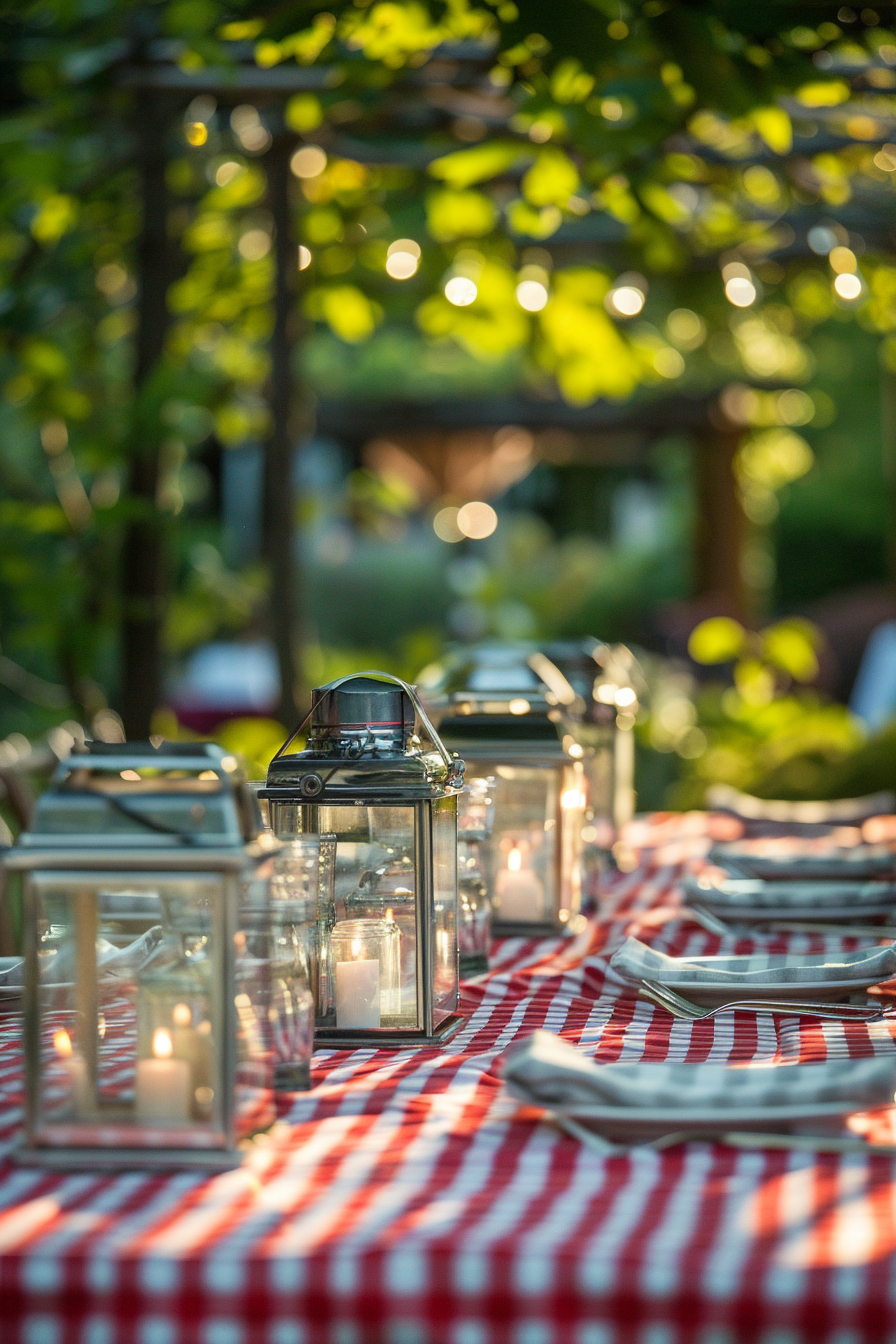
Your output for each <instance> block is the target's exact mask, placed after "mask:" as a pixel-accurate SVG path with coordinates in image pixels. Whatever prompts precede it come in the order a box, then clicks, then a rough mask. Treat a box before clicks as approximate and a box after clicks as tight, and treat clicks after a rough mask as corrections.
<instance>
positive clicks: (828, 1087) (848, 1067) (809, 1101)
mask: <svg viewBox="0 0 896 1344" xmlns="http://www.w3.org/2000/svg"><path fill="white" fill-rule="evenodd" d="M501 1076H502V1078H503V1080H504V1083H505V1085H506V1087H507V1089H508V1092H509V1093H510V1095H511V1096H512V1097H513V1098H514V1099H515V1100H516V1101H518V1102H520V1103H521V1104H522V1105H524V1106H527V1107H537V1108H539V1109H540V1110H541V1111H543V1112H544V1114H545V1116H546V1117H547V1118H548V1119H550V1120H551V1121H553V1122H554V1123H555V1124H556V1125H557V1126H558V1127H559V1128H560V1129H561V1130H563V1131H564V1132H565V1133H567V1134H569V1135H570V1136H571V1137H572V1138H575V1139H576V1140H577V1141H579V1142H580V1143H582V1144H583V1145H584V1146H585V1147H587V1148H589V1149H591V1150H593V1151H595V1152H597V1153H600V1154H605V1155H607V1156H612V1155H614V1154H625V1153H627V1152H630V1151H637V1150H638V1149H639V1148H652V1149H664V1148H670V1147H674V1146H677V1145H678V1144H681V1143H687V1142H695V1141H707V1142H716V1143H722V1144H726V1145H728V1146H732V1147H737V1148H768V1149H774V1148H779V1149H790V1150H793V1151H806V1152H812V1151H814V1152H835V1153H837V1152H839V1153H866V1154H873V1153H880V1154H885V1155H887V1156H896V1143H892V1144H890V1143H871V1142H869V1141H868V1140H867V1139H866V1138H864V1137H862V1134H861V1132H860V1130H861V1126H860V1127H859V1130H854V1129H852V1128H850V1127H849V1124H848V1122H849V1121H850V1120H851V1119H855V1117H858V1116H861V1117H862V1118H865V1117H866V1116H868V1115H869V1113H870V1115H871V1116H875V1115H879V1114H881V1113H883V1112H885V1111H886V1110H888V1109H889V1108H892V1106H893V1100H894V1091H896V1052H894V1053H892V1054H888V1055H884V1056H879V1057H875V1058H872V1059H849V1060H842V1059H838V1060H827V1061H823V1062H820V1063H813V1064H788V1065H780V1064H774V1065H769V1064H765V1063H764V1062H763V1063H757V1064H743V1065H731V1064H712V1063H670V1062H665V1061H664V1062H643V1063H606V1064H603V1063H598V1062H596V1061H595V1060H593V1059H591V1058H589V1057H588V1055H586V1054H585V1053H584V1052H583V1051H581V1050H579V1049H576V1048H575V1047H574V1046H573V1045H571V1044H569V1043H568V1042H567V1041H565V1040H563V1039H561V1038H560V1037H559V1036H557V1035H555V1034H554V1033H552V1032H550V1031H545V1030H539V1031H536V1032H534V1033H533V1034H532V1035H531V1036H528V1037H526V1038H525V1039H524V1040H521V1041H518V1042H516V1043H515V1044H514V1045H512V1046H511V1047H510V1048H509V1049H508V1050H507V1051H506V1052H505V1054H504V1056H503V1058H502V1061H501Z"/></svg>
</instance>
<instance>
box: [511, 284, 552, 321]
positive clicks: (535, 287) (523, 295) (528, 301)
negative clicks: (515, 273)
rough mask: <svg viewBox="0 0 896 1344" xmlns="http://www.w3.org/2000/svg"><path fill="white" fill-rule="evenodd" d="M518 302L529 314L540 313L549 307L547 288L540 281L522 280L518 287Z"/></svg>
mask: <svg viewBox="0 0 896 1344" xmlns="http://www.w3.org/2000/svg"><path fill="white" fill-rule="evenodd" d="M516 301H517V303H518V304H519V306H520V307H521V308H525V310H526V312H527V313H540V312H541V310H542V308H545V307H547V302H548V291H547V288H546V286H545V285H543V284H542V283H541V281H540V280H521V281H520V283H519V284H518V285H517V287H516Z"/></svg>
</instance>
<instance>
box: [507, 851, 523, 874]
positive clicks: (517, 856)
mask: <svg viewBox="0 0 896 1344" xmlns="http://www.w3.org/2000/svg"><path fill="white" fill-rule="evenodd" d="M522 866H523V856H522V853H521V851H520V850H518V849H517V848H516V846H514V848H513V849H512V850H511V851H510V853H509V854H508V855H507V867H508V868H509V869H510V871H511V872H512V873H518V872H519V871H520V869H521V868H522Z"/></svg>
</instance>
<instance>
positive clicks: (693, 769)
mask: <svg viewBox="0 0 896 1344" xmlns="http://www.w3.org/2000/svg"><path fill="white" fill-rule="evenodd" d="M820 644H821V635H820V632H819V631H818V630H816V629H815V627H814V626H812V625H811V624H810V623H809V622H807V621H802V620H798V619H788V620H784V621H778V622H776V623H775V624H774V625H770V626H768V627H767V628H766V629H764V630H760V631H750V630H747V629H745V628H744V627H743V626H741V625H740V624H739V623H738V622H737V621H733V620H731V619H729V618H727V617H713V618H711V619H709V620H706V621H702V622H701V623H700V625H698V626H697V627H696V628H695V630H694V631H693V633H692V635H691V638H690V641H689V645H688V651H689V652H690V654H691V657H692V658H693V659H694V661H695V662H697V663H701V664H703V665H707V666H713V665H715V666H722V665H728V666H729V667H730V669H731V682H732V683H733V684H728V685H726V684H720V683H713V684H710V685H707V686H704V687H702V688H699V689H698V688H697V685H696V682H695V679H694V677H693V676H692V675H691V674H690V672H689V671H688V670H687V669H685V668H683V667H680V666H674V665H669V664H666V665H665V666H663V667H660V668H657V669H655V671H654V682H655V684H654V688H653V691H652V697H651V713H650V717H649V720H648V721H647V722H646V724H644V725H643V727H642V729H641V736H642V741H643V743H644V744H645V745H646V746H649V747H651V748H652V749H653V750H654V751H658V752H667V753H675V754H677V756H678V757H679V761H680V766H679V777H678V779H677V780H676V781H675V782H674V783H673V784H672V785H671V787H670V788H669V789H668V792H667V797H666V802H667V804H668V805H669V806H672V807H676V808H679V807H680V808H690V807H701V806H703V805H704V803H705V798H706V790H707V788H708V787H709V785H711V784H730V785H732V786H733V787H734V788H737V789H741V790H743V791H744V792H745V793H752V794H755V795H757V796H758V797H764V798H790V799H811V798H837V797H846V796H851V795H854V794H862V793H866V792H873V791H874V790H876V789H878V788H884V787H892V786H893V785H894V784H896V726H894V728H893V729H891V730H888V732H887V733H884V734H882V735H880V736H879V737H878V738H876V739H872V740H871V741H869V742H866V741H865V740H864V730H863V728H862V725H861V723H860V722H859V720H857V719H856V718H854V717H853V715H851V714H850V712H849V710H848V709H847V708H846V707H845V706H844V705H836V704H830V703H826V702H825V701H824V700H823V699H822V697H821V696H820V695H819V694H818V693H817V692H815V691H813V690H812V689H811V688H810V687H809V685H808V683H810V682H811V681H812V680H813V679H814V678H815V677H816V675H817V673H818V657H817V655H818V651H819V649H820Z"/></svg>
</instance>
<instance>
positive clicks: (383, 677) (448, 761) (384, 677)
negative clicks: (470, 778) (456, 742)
mask: <svg viewBox="0 0 896 1344" xmlns="http://www.w3.org/2000/svg"><path fill="white" fill-rule="evenodd" d="M355 677H375V678H376V679H377V680H379V681H391V682H392V683H393V684H394V685H395V686H400V687H401V689H402V690H403V691H405V692H406V693H407V695H408V697H409V698H410V701H411V704H412V705H413V706H414V713H415V714H416V716H417V718H418V719H419V720H420V722H421V723H422V724H423V726H424V728H425V729H426V731H427V732H428V733H429V736H430V740H431V741H432V744H433V746H434V747H435V748H436V750H437V751H438V753H439V755H440V756H441V758H442V760H443V762H444V763H445V765H446V766H447V768H448V770H449V771H453V770H454V768H455V761H454V758H453V757H452V756H451V755H450V754H449V752H448V748H447V747H446V746H445V744H444V742H443V741H442V739H441V738H440V737H439V735H438V733H437V732H436V730H435V728H434V727H433V724H432V720H431V719H430V717H429V715H428V714H427V712H426V710H425V709H424V708H423V702H422V700H421V699H420V696H419V695H418V694H417V688H416V686H411V685H410V683H409V682H407V681H402V679H401V677H396V676H394V675H393V673H391V672H377V671H375V670H374V671H370V670H368V671H365V672H348V673H346V675H345V676H344V677H337V678H336V680H335V681H328V682H327V684H326V686H322V687H321V690H324V691H337V690H338V689H339V687H340V686H342V685H344V684H345V682H347V681H354V679H355ZM313 713H314V706H313V705H312V706H311V708H310V709H309V711H308V713H307V714H306V715H305V717H304V719H303V720H302V722H301V723H300V724H299V726H298V728H295V729H293V731H292V732H291V733H290V735H289V737H288V738H287V739H286V741H285V742H284V743H283V745H282V747H280V748H279V750H278V751H277V753H276V755H275V756H274V757H273V758H272V762H271V763H272V764H273V762H274V761H276V760H277V759H278V758H279V757H280V756H282V755H283V753H284V752H285V751H286V748H287V747H288V746H289V745H290V743H291V742H292V741H293V740H294V739H295V738H296V737H298V735H299V733H300V732H301V731H302V729H303V728H304V727H305V724H306V723H307V722H308V720H309V719H310V718H311V715H312V714H313Z"/></svg>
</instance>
